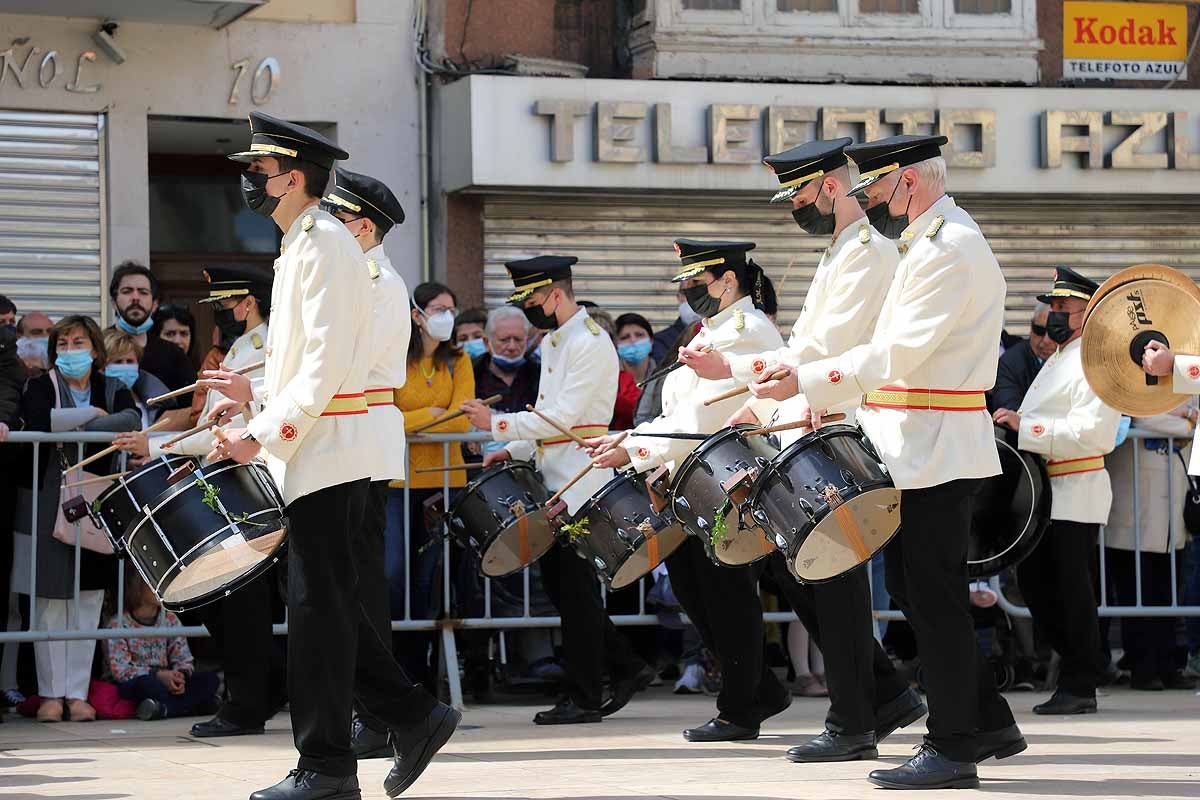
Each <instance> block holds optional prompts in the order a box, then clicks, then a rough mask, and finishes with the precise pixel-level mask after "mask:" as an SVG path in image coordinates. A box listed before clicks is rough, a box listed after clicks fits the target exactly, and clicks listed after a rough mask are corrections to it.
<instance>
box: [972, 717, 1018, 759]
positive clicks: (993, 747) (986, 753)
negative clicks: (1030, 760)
mask: <svg viewBox="0 0 1200 800" xmlns="http://www.w3.org/2000/svg"><path fill="white" fill-rule="evenodd" d="M975 744H976V747H977V748H978V752H977V753H976V755H975V763H976V764H978V763H979V762H981V761H987V760H988V759H989V758H992V757H995V758H996V760H997V761H998V760H1000V759H1002V758H1008V757H1010V756H1015V755H1016V754H1017V753H1023V752H1025V749H1026V748H1027V747H1029V745H1028V744H1027V743H1026V742H1025V737H1024V736H1022V735H1021V729H1020V728H1018V727H1017V725H1016V723H1015V722H1014V723H1013V724H1012V725H1009V726H1008V727H1007V728H1001V729H1000V730H998V731H980V732H979V733H977V734H975Z"/></svg>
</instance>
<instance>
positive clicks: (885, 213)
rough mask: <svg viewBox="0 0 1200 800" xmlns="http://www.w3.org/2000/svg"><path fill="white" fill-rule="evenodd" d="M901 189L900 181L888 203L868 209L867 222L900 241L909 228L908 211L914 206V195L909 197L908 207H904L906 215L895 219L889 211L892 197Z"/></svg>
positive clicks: (888, 236)
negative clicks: (905, 230) (901, 235)
mask: <svg viewBox="0 0 1200 800" xmlns="http://www.w3.org/2000/svg"><path fill="white" fill-rule="evenodd" d="M899 188H900V181H896V186H895V188H893V189H892V196H891V197H889V198H888V200H887V202H886V203H880V204H879V205H875V206H871V207H870V208H868V209H867V221H868V222H870V223H871V227H872V228H874V229H875V230H877V231H879V232H880V233H882V234H883V235H884V236H886V237H887V238H889V239H899V238H900V234H902V233H904V229H905V228H907V227H908V209H909V207H910V206H912V195H909V196H908V205H906V206H905V207H904V213H903V214H901V215H900V216H898V217H893V216H892V212H891V211H889V210H888V209H889V207H890V206H891V204H892V197H895V196H896V189H899Z"/></svg>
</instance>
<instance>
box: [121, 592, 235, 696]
mask: <svg viewBox="0 0 1200 800" xmlns="http://www.w3.org/2000/svg"><path fill="white" fill-rule="evenodd" d="M108 627H109V628H132V629H134V630H136V629H138V628H179V627H182V626H181V624H180V622H179V618H178V617H176V616H175V615H174V614H172V613H171V612H170V611H167V610H165V609H164V608H163V607H162V606H161V605H160V604H159V602H158V597H157V596H155V594H154V591H153V590H152V589H151V588H150V587H149V586H147V585H146V582H145V581H143V580H142V578H141V576H140V575H138V573H137V570H133V569H127V570H125V608H123V609H121V611H120V613H118V614H116V615H115V616H114V617H113V618H112V619H111V620H110V621H109V623H108ZM104 650H105V662H106V666H107V670H106V672H107V674H108V676H109V677H111V678H112V680H113V681H115V682H116V684H117V691H118V692H120V694H121V697H123V698H125V699H126V700H133V701H134V702H136V703H137V704H138V706H137V716H138V719H144V720H151V719H166V718H167V717H186V716H188V715H190V714H206V713H209V712H211V711H212V709H213V708H214V706H215V705H216V699H217V683H218V678H217V673H215V672H196V666H195V662H194V661H193V660H192V651H191V650H190V649H189V648H188V643H187V639H186V638H184V637H183V636H172V637H169V638H168V637H161V638H150V637H145V638H136V637H130V638H126V639H107V640H105V643H104Z"/></svg>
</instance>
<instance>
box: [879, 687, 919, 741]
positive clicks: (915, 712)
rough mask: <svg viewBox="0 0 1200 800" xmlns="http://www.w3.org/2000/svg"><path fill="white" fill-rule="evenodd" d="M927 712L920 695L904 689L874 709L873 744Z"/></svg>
mask: <svg viewBox="0 0 1200 800" xmlns="http://www.w3.org/2000/svg"><path fill="white" fill-rule="evenodd" d="M928 713H929V707H928V706H926V705H925V703H924V702H923V701H922V700H921V695H919V694H917V693H916V692H914V691H913V690H912V689H905V690H904V691H903V692H901V693H900V694H899V695H897V696H896V697H894V698H892V699H891V700H889V701H887V702H886V703H884V704H883V705H881V706H880V707H879V708H877V709H875V744H880V743H881V742H882V741H883V740H884V739H886V738H887V737H889V736H891V735H892V734H893V733H895V732H896V731H897V730H898V729H900V728H907V727H908V726H909V725H912V724H913V723H914V722H916V721H917V720H919V719H920V718H921V717H923V716H925V715H926V714H928Z"/></svg>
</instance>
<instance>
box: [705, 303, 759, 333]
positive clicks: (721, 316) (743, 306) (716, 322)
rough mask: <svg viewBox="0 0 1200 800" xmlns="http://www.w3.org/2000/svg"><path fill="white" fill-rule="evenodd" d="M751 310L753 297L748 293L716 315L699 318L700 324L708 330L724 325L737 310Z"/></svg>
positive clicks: (744, 311) (752, 308) (743, 311)
mask: <svg viewBox="0 0 1200 800" xmlns="http://www.w3.org/2000/svg"><path fill="white" fill-rule="evenodd" d="M753 310H754V298H752V297H751V296H750V295H746V296H745V297H743V298H741V299H740V300H738V301H737V302H736V303H733V304H731V305H730V306H729V307H728V308H726V309H725V310H724V311H721V312H720V313H718V314H717V315H716V316H714V317H709V318H708V319H703V320H701V321H700V324H701V325H703V326H704V327H705V328H706V329H708V330H716V329H717V328H719V327H721V326H722V325H724V324H725V323H726V322H727V321H729V320H730V319H732V318H733V317H734V316H735V314H736V313H737V312H738V311H740V312H742V314H745V313H746V312H748V311H753Z"/></svg>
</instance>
